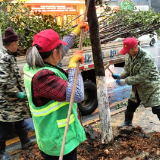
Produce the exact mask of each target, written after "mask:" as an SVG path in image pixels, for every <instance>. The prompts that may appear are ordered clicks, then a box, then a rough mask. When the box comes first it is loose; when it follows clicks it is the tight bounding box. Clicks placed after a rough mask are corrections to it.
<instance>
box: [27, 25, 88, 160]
mask: <svg viewBox="0 0 160 160" xmlns="http://www.w3.org/2000/svg"><path fill="white" fill-rule="evenodd" d="M82 27H83V28H84V30H85V31H87V30H88V29H89V28H88V24H86V23H85V22H81V23H80V24H79V25H78V26H77V27H76V28H75V30H74V31H73V32H72V33H71V34H70V35H67V36H65V37H64V38H63V41H61V40H60V37H59V35H58V34H57V33H56V32H55V31H54V30H52V29H47V30H44V31H41V32H39V33H38V34H36V35H34V38H33V44H32V47H31V48H30V49H29V50H28V51H27V64H26V65H25V66H24V84H25V89H26V93H27V97H28V101H29V106H30V110H31V114H32V118H33V123H34V127H35V132H36V138H37V143H38V146H39V148H40V150H41V155H42V157H43V158H44V159H45V160H50V159H54V160H58V159H59V155H60V150H61V146H62V140H63V135H64V130H65V126H66V122H67V114H68V109H69V101H70V98H71V93H72V87H73V82H74V75H75V71H76V64H77V62H78V61H81V63H83V61H84V56H83V55H82V52H83V51H77V52H75V53H74V54H73V55H72V57H71V59H70V62H69V66H68V74H67V73H66V72H65V71H64V70H63V69H61V68H60V67H59V66H58V63H59V62H60V60H61V59H62V58H63V57H64V55H65V54H66V53H67V52H68V50H69V49H70V48H71V46H72V45H73V43H74V40H75V37H76V36H77V35H79V34H80V31H81V28H82ZM83 99H84V86H83V79H82V75H81V73H79V75H78V82H77V86H76V91H75V97H74V103H73V106H72V112H71V116H70V120H69V127H68V132H67V137H66V144H65V148H64V156H63V160H76V159H77V151H76V148H77V146H78V145H79V144H80V143H81V142H83V141H85V140H86V135H85V131H84V129H83V127H82V124H81V121H80V116H79V113H78V107H77V103H79V102H81V101H83Z"/></svg>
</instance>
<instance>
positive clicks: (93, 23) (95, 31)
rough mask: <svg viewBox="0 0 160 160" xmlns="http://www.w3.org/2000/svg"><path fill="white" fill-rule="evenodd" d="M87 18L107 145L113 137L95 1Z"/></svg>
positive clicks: (99, 106) (101, 118)
mask: <svg viewBox="0 0 160 160" xmlns="http://www.w3.org/2000/svg"><path fill="white" fill-rule="evenodd" d="M86 1H87V0H86ZM87 17H88V23H89V28H90V29H89V31H90V39H91V44H92V53H93V60H94V67H95V75H96V83H97V98H98V108H99V116H100V122H101V142H102V143H106V144H107V143H108V142H110V141H111V140H112V138H113V135H112V126H111V118H110V108H109V102H108V94H107V84H106V78H105V70H104V66H103V59H102V51H101V44H100V38H99V24H98V19H97V14H96V6H95V0H90V5H89V9H88V15H87Z"/></svg>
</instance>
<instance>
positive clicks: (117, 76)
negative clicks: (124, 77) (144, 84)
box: [112, 74, 121, 79]
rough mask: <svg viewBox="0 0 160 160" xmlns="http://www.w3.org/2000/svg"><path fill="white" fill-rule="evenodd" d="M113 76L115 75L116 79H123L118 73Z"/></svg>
mask: <svg viewBox="0 0 160 160" xmlns="http://www.w3.org/2000/svg"><path fill="white" fill-rule="evenodd" d="M112 77H113V78H114V79H121V77H120V76H119V75H118V74H113V75H112Z"/></svg>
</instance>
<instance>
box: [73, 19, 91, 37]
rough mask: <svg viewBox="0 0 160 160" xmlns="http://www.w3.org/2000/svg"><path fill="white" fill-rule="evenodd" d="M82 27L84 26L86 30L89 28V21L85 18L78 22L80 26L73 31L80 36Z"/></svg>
mask: <svg viewBox="0 0 160 160" xmlns="http://www.w3.org/2000/svg"><path fill="white" fill-rule="evenodd" d="M81 28H84V32H86V31H88V30H89V27H88V23H86V22H85V20H83V21H82V22H80V23H78V26H77V27H76V28H75V29H74V30H73V31H72V33H74V34H75V35H76V36H79V35H80V33H81Z"/></svg>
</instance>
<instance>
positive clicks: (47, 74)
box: [32, 69, 67, 107]
mask: <svg viewBox="0 0 160 160" xmlns="http://www.w3.org/2000/svg"><path fill="white" fill-rule="evenodd" d="M66 87H67V81H66V80H64V79H62V78H60V77H58V76H56V75H55V73H54V72H52V71H50V70H46V69H44V70H41V71H39V72H37V73H36V75H35V76H34V77H33V80H32V94H33V103H34V104H35V105H36V106H37V107H38V106H43V105H45V104H46V103H48V102H49V101H50V100H55V101H59V102H60V101H65V100H66Z"/></svg>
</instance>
